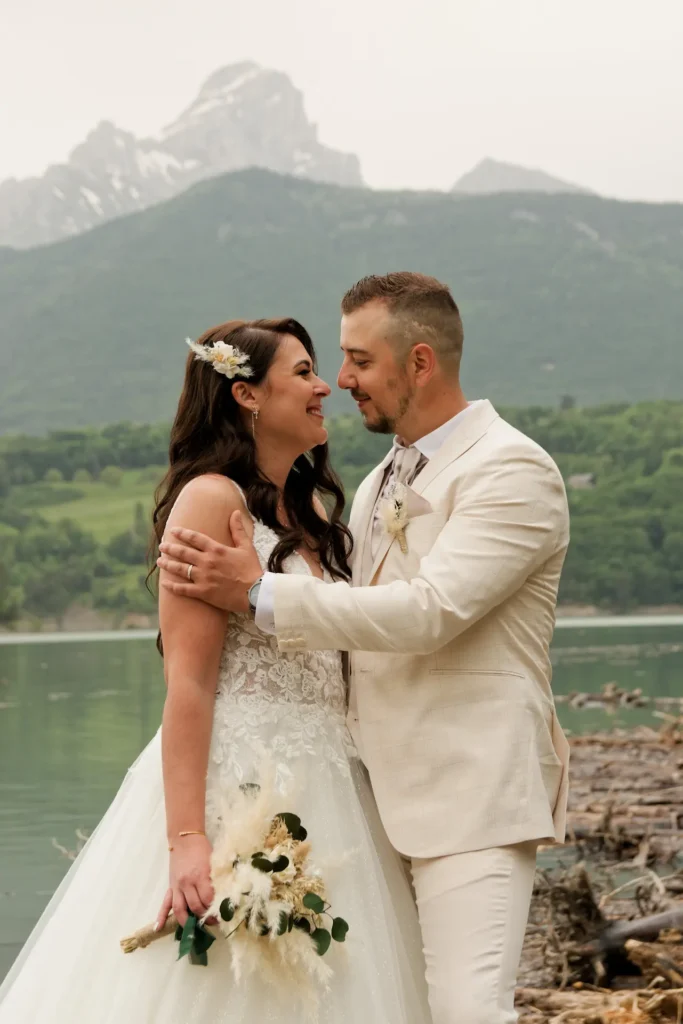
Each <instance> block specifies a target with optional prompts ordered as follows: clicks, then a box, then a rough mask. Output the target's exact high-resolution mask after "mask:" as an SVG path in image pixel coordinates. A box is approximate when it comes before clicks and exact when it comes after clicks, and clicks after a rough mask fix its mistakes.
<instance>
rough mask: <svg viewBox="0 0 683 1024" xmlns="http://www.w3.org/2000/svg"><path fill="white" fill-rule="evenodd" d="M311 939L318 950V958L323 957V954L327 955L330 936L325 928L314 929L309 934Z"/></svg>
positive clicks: (330, 940)
mask: <svg viewBox="0 0 683 1024" xmlns="http://www.w3.org/2000/svg"><path fill="white" fill-rule="evenodd" d="M311 938H312V939H313V941H314V942H315V945H316V948H317V950H318V956H325V953H327V951H328V949H329V948H330V943H331V942H332V936H331V935H330V933H329V932H328V930H327V928H316V930H315V931H314V932H313V933H312V934H311Z"/></svg>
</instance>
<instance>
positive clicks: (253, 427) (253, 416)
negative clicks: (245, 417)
mask: <svg viewBox="0 0 683 1024" xmlns="http://www.w3.org/2000/svg"><path fill="white" fill-rule="evenodd" d="M257 419H258V409H252V412H251V434H252V437H253V438H254V440H256V420H257Z"/></svg>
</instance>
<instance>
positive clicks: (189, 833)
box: [168, 828, 206, 853]
mask: <svg viewBox="0 0 683 1024" xmlns="http://www.w3.org/2000/svg"><path fill="white" fill-rule="evenodd" d="M205 835H206V832H204V831H203V830H202V829H200V828H193V829H189V830H188V831H187V832H179V833H178V838H180V839H181V838H182V837H183V836H205ZM173 849H174V848H173V847H172V846H169V848H168V852H169V853H173Z"/></svg>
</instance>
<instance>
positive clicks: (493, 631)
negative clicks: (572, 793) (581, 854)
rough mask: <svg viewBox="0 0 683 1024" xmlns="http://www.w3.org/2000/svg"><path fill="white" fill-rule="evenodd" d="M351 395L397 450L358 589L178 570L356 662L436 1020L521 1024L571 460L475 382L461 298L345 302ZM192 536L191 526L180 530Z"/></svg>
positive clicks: (210, 553)
mask: <svg viewBox="0 0 683 1024" xmlns="http://www.w3.org/2000/svg"><path fill="white" fill-rule="evenodd" d="M342 313H343V318H342V328H341V348H342V352H343V358H344V362H343V365H342V368H341V371H340V373H339V386H340V387H342V388H346V389H347V390H349V391H350V392H351V394H352V396H353V398H354V399H355V400H356V402H357V403H358V407H359V409H360V412H361V415H362V417H363V421H364V424H365V426H366V427H367V429H368V430H371V431H374V432H379V433H393V434H395V440H394V445H393V448H392V450H391V452H390V453H389V454H388V455H387V457H386V458H385V459H384V461H383V462H382V463H381V464H380V465H379V466H378V467H377V468H376V469H375V470H374V471H373V472H372V473H371V474H370V475H369V476H368V477H367V478H366V480H365V481H364V482H363V483H362V484H361V486H360V487H359V489H358V492H357V494H356V497H355V500H354V503H353V509H352V513H351V521H350V526H351V531H352V533H353V537H354V540H355V553H354V558H353V580H352V585H349V584H346V583H335V584H331V585H323V584H322V583H321V582H320V581H319V580H317V579H316V578H315V577H313V576H301V575H282V574H277V575H274V574H270V573H267V574H266V575H265V576H262V575H261V574H262V570H261V567H260V564H259V561H258V558H257V557H256V553H255V552H254V550H253V548H252V547H251V545H250V543H249V542H248V540H247V539H246V536H245V533H244V530H243V528H242V524H241V519H240V516H239V514H236V516H235V517H233V522H232V523H231V526H232V528H233V537H234V540H235V543H236V547H235V548H226V547H223V546H221V545H218V544H216V543H215V542H213V541H210V540H209V539H208V538H204V537H202V536H201V535H197V534H192V533H189V532H188V531H179V534H178V537H177V539H179V540H181V541H182V542H183V544H182V545H179V544H176V543H170V544H163V545H162V552H163V554H162V559H161V561H162V564H163V567H164V568H165V569H167V570H168V571H170V572H175V574H176V575H178V576H180V577H185V578H186V577H187V567H188V564H192V565H193V566H195V569H194V572H193V573H192V577H193V582H192V583H188V582H187V581H186V582H185V583H175V582H174V583H170V584H169V586H170V587H171V588H172V589H174V590H176V591H177V592H178V593H182V594H184V595H186V596H190V597H196V598H198V599H200V600H204V601H208V602H209V603H211V604H215V605H218V606H220V607H222V608H227V609H229V610H233V611H245V610H247V608H248V607H249V605H251V607H252V609H254V611H255V614H256V621H257V623H258V624H259V626H260V627H261V628H262V629H264V630H265V631H268V632H272V633H274V634H275V635H276V637H277V640H278V643H279V646H280V649H281V650H283V651H296V650H303V649H308V650H325V649H339V650H345V651H349V652H351V655H350V661H351V689H350V712H349V717H350V727H351V730H352V733H353V735H354V738H355V740H356V743H357V746H358V749H359V752H360V755H361V757H362V759H363V761H364V763H365V765H366V766H367V769H368V772H369V775H370V779H371V782H372V786H373V789H374V792H375V796H376V799H377V804H378V807H379V810H380V813H381V816H382V819H383V822H384V825H385V828H386V831H387V833H388V835H389V838H390V839H391V841H392V843H393V845H394V846H395V848H396V849H397V850H398V851H399V853H401V854H402V855H403V856H404V857H405V858H407V859H408V860H409V861H410V864H411V869H412V875H413V882H414V888H415V893H416V897H417V905H418V911H419V915H420V923H421V927H422V935H423V943H424V952H425V957H426V964H427V982H428V985H429V997H430V1004H431V1009H432V1014H433V1019H434V1022H435V1024H511V1022H513V1021H515V1020H516V1016H515V1012H514V1007H513V1001H514V989H515V979H516V972H517V969H518V965H519V958H520V954H521V948H522V941H523V937H524V932H525V927H526V922H527V916H528V910H529V903H530V899H531V892H532V886H533V877H534V866H535V860H536V847H537V845H538V843H539V842H540V841H545V842H548V841H553V840H556V841H558V842H561V841H562V840H563V837H564V828H565V825H564V819H565V807H566V793H567V764H568V745H567V741H566V740H565V738H564V736H563V734H562V731H561V729H560V727H559V725H558V722H557V718H556V715H555V709H554V706H553V699H552V693H551V689H550V677H551V668H550V660H549V656H548V649H549V645H550V641H551V637H552V632H553V627H554V621H555V605H556V600H557V590H558V584H559V580H560V572H561V569H562V564H563V561H564V557H565V553H566V550H567V544H568V539H569V526H568V512H567V502H566V496H565V490H564V485H563V482H562V477H561V475H560V473H559V471H558V469H557V467H556V465H555V463H554V462H553V461H552V459H551V458H550V457H549V456H548V455H547V454H546V453H545V452H544V451H543V450H542V449H541V448H540V447H539V446H538V445H537V444H535V443H534V442H533V441H531V440H530V439H529V438H528V437H526V436H525V435H524V434H521V433H519V431H517V430H515V429H514V428H513V427H512V426H511V425H510V424H508V423H506V422H505V420H503V419H501V418H500V416H498V414H497V413H496V411H495V409H494V408H493V406H492V405H491V404H490V403H489V402H488V401H478V402H471V403H468V402H467V400H466V399H465V396H464V395H463V392H462V390H461V387H460V376H459V370H460V357H461V353H462V343H463V330H462V323H461V320H460V315H459V312H458V308H457V306H456V304H455V302H454V300H453V298H452V296H451V293H450V291H449V290H448V288H447V287H446V286H445V285H443V284H441V283H439V282H438V281H436V280H434V279H433V278H429V277H425V276H423V275H421V274H414V273H398V274H389V275H387V276H384V277H369V278H365V279H364V280H362V281H360V282H359V283H358V284H356V285H355V286H354V287H353V288H352V289H351V290H350V291H349V292H348V293H347V294H346V295H345V296H344V299H343V301H342ZM174 532H176V531H174Z"/></svg>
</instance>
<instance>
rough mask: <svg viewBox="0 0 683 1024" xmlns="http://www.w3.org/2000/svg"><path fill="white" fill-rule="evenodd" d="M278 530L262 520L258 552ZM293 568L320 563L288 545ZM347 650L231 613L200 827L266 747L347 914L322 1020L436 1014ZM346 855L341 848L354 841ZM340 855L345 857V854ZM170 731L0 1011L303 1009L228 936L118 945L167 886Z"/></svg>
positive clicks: (14, 973) (0, 997) (140, 771)
mask: <svg viewBox="0 0 683 1024" xmlns="http://www.w3.org/2000/svg"><path fill="white" fill-rule="evenodd" d="M276 541H277V537H276V535H275V534H274V533H273V531H271V530H270V529H269V528H268V527H266V526H264V525H263V524H262V523H258V522H257V523H255V535H254V543H255V545H256V548H257V551H258V553H259V557H260V559H261V562H262V565H263V566H264V568H265V566H266V564H267V561H268V557H269V555H270V553H271V551H272V549H273V547H274V545H275V543H276ZM285 570H286V571H287V572H292V573H302V572H310V570H309V568H308V565H307V563H306V562H305V560H304V559H303V558H302V557H301V556H300V555H298V554H294V555H291V556H290V557H289V559H288V560H287V562H286V564H285ZM345 704H346V696H345V684H344V680H343V677H342V671H341V659H340V656H339V654H338V652H333V651H316V652H307V653H293V654H281V653H280V652H279V650H278V648H277V644H276V642H275V640H274V638H273V637H270V636H267V635H265V634H263V633H261V632H260V631H259V630H258V629H257V627H256V626H255V624H254V621H253V618H252V617H251V616H239V615H237V616H233V617H231V619H230V624H229V626H228V629H227V632H226V637H225V642H224V648H223V653H222V659H221V666H220V672H219V680H218V688H217V693H216V702H215V711H214V720H213V732H212V740H211V748H210V754H209V769H208V775H207V803H206V807H207V813H206V829H207V834H208V836H209V838H211V837H212V834H214V835H215V829H216V817H217V814H218V810H217V808H218V807H219V806H220V805H221V794H222V793H224V792H225V791H226V790H229V789H233V790H234V788H235V786H239V785H243V784H244V783H250V782H252V781H255V780H256V778H257V776H258V774H259V771H260V769H261V768H262V765H263V763H264V757H265V758H268V759H269V760H270V763H271V765H272V770H273V772H274V774H275V778H276V784H277V787H278V790H281V791H282V793H283V802H285V798H284V794H285V793H286V794H288V796H287V799H286V804H287V806H286V808H283V809H286V810H289V811H292V812H294V813H296V814H297V815H299V817H300V818H301V819H302V821H303V823H304V824H305V826H306V827H307V829H308V832H309V839H310V841H311V844H312V853H311V857H312V859H313V860H314V861H316V862H318V861H320V862H321V863H323V864H327V865H328V866H326V867H325V870H324V874H325V880H326V884H327V886H328V890H329V898H330V902H331V903H332V904H333V910H334V912H336V913H338V914H340V915H343V917H344V918H345V919H346V921H347V922H348V924H349V926H350V931H349V933H348V936H347V938H346V942H345V943H344V944H343V945H341V944H337V943H333V944H332V948H331V949H330V951H329V952H328V953H327V954H326V957H325V960H326V962H328V963H329V965H330V966H331V967H332V969H333V975H332V978H331V981H330V983H329V984H330V987H329V990H328V991H327V992H323V993H322V998H321V1001H320V1006H319V1010H318V1020H319V1022H320V1024H427V1022H428V1021H429V1020H430V1017H429V1013H428V1010H427V1000H426V987H425V981H424V960H423V955H422V949H421V942H420V933H419V927H418V922H417V916H416V911H415V907H414V903H413V899H412V895H411V891H410V887H409V884H408V882H407V879H406V876H405V874H404V871H403V868H402V865H401V863H400V859H399V857H398V855H397V854H396V852H395V851H394V850H393V848H392V847H391V845H390V843H389V841H388V839H387V838H386V835H385V833H384V831H383V828H382V825H381V823H380V821H379V817H378V814H377V810H376V807H375V804H374V800H373V797H372V794H371V792H370V789H369V785H368V783H367V780H366V777H365V774H364V771H363V769H362V767H361V765H360V763H359V762H358V760H357V757H356V756H355V751H354V749H353V744H352V741H351V738H350V736H349V733H348V731H347V728H346V724H345ZM345 855H346V856H345ZM335 865H336V866H335ZM167 879H168V850H167V840H166V828H165V816H164V795H163V787H162V773H161V740H160V732H158V733H157V735H156V736H155V737H154V739H153V740H152V741H151V743H150V744H149V745H148V746H147V747H146V749H145V750H144V751H143V753H142V754H141V755H140V757H139V758H138V760H137V761H136V762H135V763H134V764H133V766H132V767H131V768H130V770H129V772H128V774H127V776H126V779H125V781H124V782H123V784H122V786H121V788H120V790H119V792H118V794H117V796H116V797H115V799H114V801H113V803H112V805H111V806H110V808H109V810H108V811H107V812H106V814H105V815H104V817H103V819H102V820H101V822H100V824H99V826H98V827H97V829H96V830H95V832H94V833H93V835H92V837H91V838H90V840H89V841H88V843H87V845H86V846H85V848H84V850H83V851H82V853H81V854H80V855H79V857H78V859H77V860H76V861H75V863H74V864H73V866H72V868H71V870H70V871H69V872H68V874H67V876H66V878H65V879H64V881H63V882H62V885H61V886H60V888H59V889H58V890H57V892H56V893H55V895H54V897H53V898H52V900H51V902H50V904H49V905H48V907H47V909H46V911H45V913H44V914H43V916H42V917H41V919H40V920H39V922H38V924H37V925H36V927H35V929H34V931H33V933H32V934H31V936H30V937H29V939H28V941H27V943H26V945H25V947H24V949H23V950H22V952H21V953H20V955H19V957H18V959H17V961H16V963H15V964H14V966H13V967H12V968H11V970H10V972H9V974H8V976H7V978H6V979H5V981H4V983H3V985H2V986H1V987H0V1024H73V1022H74V1021H83V1022H85V1024H156V1022H164V1024H195V1022H196V1024H199V1022H204V1021H207V1022H211V1024H238V1022H239V1024H291V1021H292V1020H303V1019H304V1015H303V1014H301V1013H299V1012H298V1011H297V1010H296V1007H295V1006H293V1005H292V1004H291V1003H289V1002H287V1001H285V1000H283V999H282V998H281V995H280V994H279V993H278V992H277V991H276V990H275V989H274V988H271V987H269V986H268V985H266V984H264V983H263V982H262V981H261V979H260V978H259V977H258V975H253V974H252V975H251V976H249V977H247V978H246V979H244V980H243V981H241V982H239V983H238V982H236V981H235V980H234V977H233V974H232V972H231V968H230V951H229V949H228V947H229V943H230V940H229V939H228V940H222V939H220V938H219V939H218V940H217V941H216V942H215V943H214V945H213V946H212V947H211V950H210V952H209V963H208V966H206V967H202V966H198V965H192V964H190V963H189V961H188V958H187V957H185V958H184V959H183V960H181V961H177V960H176V957H177V953H178V946H177V943H176V942H174V941H173V938H172V937H170V936H169V937H165V938H162V939H159V940H158V941H156V942H154V943H152V944H151V945H150V946H149V947H147V948H146V949H141V950H137V951H136V952H134V953H131V954H128V955H124V954H123V953H122V952H121V949H120V948H119V940H120V939H121V938H123V937H124V936H126V935H129V934H130V933H131V932H133V931H135V930H136V929H137V928H139V927H141V926H143V925H145V924H147V923H148V922H151V921H153V920H154V919H155V917H156V914H157V913H158V910H159V907H160V905H161V901H162V898H163V895H164V893H165V891H166V888H167Z"/></svg>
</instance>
